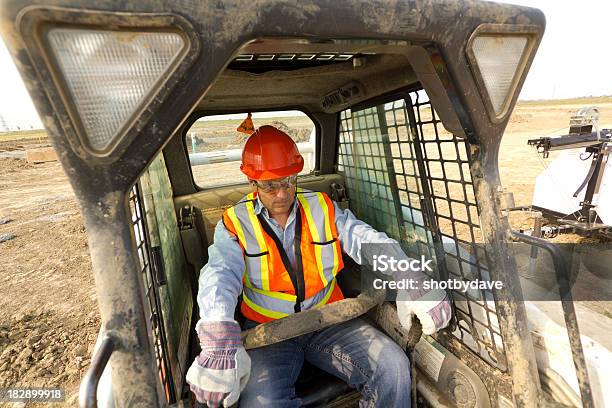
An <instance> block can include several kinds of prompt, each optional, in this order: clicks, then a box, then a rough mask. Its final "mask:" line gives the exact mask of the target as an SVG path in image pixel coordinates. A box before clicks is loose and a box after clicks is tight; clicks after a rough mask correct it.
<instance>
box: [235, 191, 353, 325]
mask: <svg viewBox="0 0 612 408" xmlns="http://www.w3.org/2000/svg"><path fill="white" fill-rule="evenodd" d="M296 199H297V201H298V203H299V205H298V211H299V214H298V215H297V216H296V220H295V223H296V229H295V239H296V242H295V251H296V263H297V267H296V268H295V270H294V268H293V267H292V266H291V264H290V263H289V259H288V258H287V255H286V253H285V251H284V249H283V245H282V243H281V242H280V240H279V239H278V237H277V236H276V234H275V233H274V231H273V230H272V229H271V227H270V226H269V224H268V222H267V221H266V220H265V219H264V218H263V215H262V214H261V213H260V214H259V215H256V214H255V202H256V200H257V194H256V193H251V194H249V195H247V196H246V197H245V199H243V200H241V201H240V202H238V203H237V204H236V205H234V206H232V207H230V208H228V209H227V210H225V212H224V213H223V223H224V224H225V227H226V228H227V230H228V231H229V232H230V233H232V234H233V235H234V236H236V237H237V238H238V242H239V244H240V246H241V247H242V251H243V254H244V260H245V265H246V270H245V273H244V278H243V291H242V305H241V307H240V310H241V312H242V314H243V315H244V316H245V317H246V318H248V319H250V320H253V321H256V322H260V323H264V322H268V321H271V320H274V319H280V318H282V317H285V316H288V315H290V314H293V313H295V312H299V311H300V310H301V309H310V308H312V307H319V306H322V305H325V304H327V303H332V302H335V301H338V300H341V299H343V298H344V296H343V295H342V291H341V290H340V287H339V286H338V285H337V282H336V275H337V274H338V273H339V272H340V271H341V270H342V268H344V263H343V262H342V249H341V247H340V241H338V232H337V230H336V223H335V219H336V217H335V209H334V204H333V202H332V201H331V199H330V198H329V197H328V196H327V195H326V194H324V193H318V192H312V191H308V190H303V189H301V188H298V189H297V190H296Z"/></svg>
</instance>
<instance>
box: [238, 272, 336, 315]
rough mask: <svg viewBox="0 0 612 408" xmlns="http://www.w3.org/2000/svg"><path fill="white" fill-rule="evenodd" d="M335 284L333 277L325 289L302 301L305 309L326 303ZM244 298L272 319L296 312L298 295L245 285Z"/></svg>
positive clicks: (255, 309)
mask: <svg viewBox="0 0 612 408" xmlns="http://www.w3.org/2000/svg"><path fill="white" fill-rule="evenodd" d="M335 286H336V279H332V281H331V283H330V284H329V285H327V286H326V287H325V288H324V289H323V290H321V291H319V292H317V294H316V295H314V296H312V297H310V298H308V299H305V300H304V302H302V304H303V309H304V310H306V309H311V308H317V307H320V306H323V305H324V304H326V303H327V301H328V300H329V298H330V296H331V294H332V292H333V291H334V288H335ZM242 300H243V301H244V302H245V303H246V304H247V305H248V306H249V307H250V308H251V309H253V310H254V311H256V312H257V313H259V314H261V315H264V316H267V317H269V318H271V319H280V318H282V317H285V316H289V315H290V314H293V313H294V306H295V300H296V297H295V295H289V294H286V293H281V292H270V291H267V292H266V291H262V290H260V289H256V288H249V287H246V286H245V287H244V289H243V292H242Z"/></svg>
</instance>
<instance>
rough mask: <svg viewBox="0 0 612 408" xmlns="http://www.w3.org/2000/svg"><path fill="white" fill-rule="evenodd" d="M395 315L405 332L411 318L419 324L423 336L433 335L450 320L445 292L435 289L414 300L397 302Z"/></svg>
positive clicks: (449, 305) (449, 310) (449, 306)
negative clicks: (417, 320) (417, 319)
mask: <svg viewBox="0 0 612 408" xmlns="http://www.w3.org/2000/svg"><path fill="white" fill-rule="evenodd" d="M396 306H397V315H398V317H399V320H400V323H401V324H402V326H404V328H405V329H406V330H410V327H411V326H412V316H413V315H416V316H417V317H418V318H419V321H420V322H421V326H422V327H423V333H424V334H434V333H435V332H437V331H438V330H440V329H442V328H444V327H446V326H447V325H448V322H449V321H450V319H451V304H450V300H449V298H448V294H447V293H446V291H444V290H442V289H436V290H432V291H429V292H427V293H425V294H423V295H422V296H421V297H419V298H418V299H416V300H397V301H396Z"/></svg>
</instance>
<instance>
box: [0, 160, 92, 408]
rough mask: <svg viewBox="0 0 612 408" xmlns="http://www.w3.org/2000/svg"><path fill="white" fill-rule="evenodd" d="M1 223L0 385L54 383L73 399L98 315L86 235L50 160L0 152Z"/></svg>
mask: <svg viewBox="0 0 612 408" xmlns="http://www.w3.org/2000/svg"><path fill="white" fill-rule="evenodd" d="M0 224H2V225H0V240H1V239H2V238H1V237H2V235H5V234H9V236H12V237H13V238H12V239H10V240H8V241H5V242H2V243H0V265H2V266H1V267H0V269H1V270H2V273H1V274H0V388H2V387H9V386H11V387H17V386H28V387H61V388H64V389H65V391H66V399H65V402H64V404H59V405H63V406H76V405H77V401H76V397H77V392H78V386H79V382H80V379H81V377H82V375H83V373H84V370H85V368H86V367H87V366H88V365H89V356H90V355H91V351H92V347H93V344H94V343H95V339H96V335H97V331H98V328H99V325H100V320H99V315H98V311H97V304H96V298H95V294H94V284H93V277H92V274H91V263H90V259H89V251H88V247H87V235H86V233H85V228H84V226H83V222H82V219H81V215H80V213H79V208H78V205H77V203H76V201H75V198H74V195H73V192H72V189H71V187H70V185H69V184H68V183H67V180H66V176H65V175H64V172H63V170H62V168H61V167H60V165H59V164H58V163H57V162H52V163H45V164H37V165H33V164H28V163H26V162H25V161H24V160H20V159H11V158H4V159H0ZM5 237H6V235H5ZM5 405H7V406H15V407H17V406H20V405H19V404H12V405H9V404H5ZM29 405H32V404H29ZM0 406H2V403H0ZM22 406H23V405H22ZM56 406H57V404H56Z"/></svg>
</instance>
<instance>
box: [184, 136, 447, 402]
mask: <svg viewBox="0 0 612 408" xmlns="http://www.w3.org/2000/svg"><path fill="white" fill-rule="evenodd" d="M303 166H304V159H303V158H302V156H301V155H300V153H299V151H298V149H297V146H296V144H295V143H294V142H293V140H292V139H291V138H290V137H289V136H288V135H287V134H285V133H283V132H281V131H280V130H278V129H276V128H274V127H272V126H262V127H260V128H259V129H257V130H256V131H255V132H254V133H253V134H252V135H251V136H250V137H249V138H248V140H247V142H246V144H245V146H244V150H243V152H242V165H241V167H240V169H241V171H242V172H243V173H244V174H245V175H246V176H247V177H248V178H249V181H250V183H251V185H252V188H253V191H252V192H251V193H250V194H249V195H247V196H246V197H245V198H244V199H242V200H241V201H240V202H238V203H237V204H235V205H234V206H233V207H230V208H229V209H227V210H226V211H225V213H224V214H223V218H222V220H221V221H219V223H218V224H217V226H216V229H215V235H214V244H213V245H211V246H210V247H209V249H208V251H209V260H208V264H206V265H205V266H204V268H203V269H202V272H201V274H200V280H199V292H198V305H199V308H200V320H199V321H198V324H197V326H196V329H197V332H198V337H199V340H200V345H201V348H202V352H201V354H200V355H199V356H198V357H197V358H196V360H195V361H194V362H193V364H192V366H191V367H190V369H189V371H188V373H187V382H188V383H189V385H190V387H191V390H192V391H193V392H194V394H195V395H196V398H197V399H198V401H200V402H201V403H204V404H207V405H208V406H219V405H223V406H226V407H228V406H231V405H233V404H235V403H236V402H237V401H238V399H239V398H240V406H241V407H294V406H300V405H301V401H300V399H299V398H298V397H296V393H295V382H296V380H297V378H298V375H299V373H300V370H301V368H302V364H303V363H304V360H307V361H308V362H309V363H311V364H312V365H314V366H317V367H319V368H320V369H322V370H324V371H327V372H329V373H332V374H334V375H335V376H337V377H339V378H341V379H342V380H344V381H346V382H347V383H348V384H349V385H350V386H352V387H354V388H357V389H358V390H359V391H360V392H361V395H362V399H361V402H360V405H361V406H376V407H409V406H410V389H411V388H410V381H411V379H410V363H409V361H408V358H407V356H406V354H405V352H404V351H403V350H402V349H401V348H400V347H399V346H398V345H397V344H396V343H394V342H393V341H392V340H391V339H390V338H389V337H387V336H386V335H385V334H383V333H382V332H380V331H378V330H377V329H375V328H374V327H372V326H371V325H369V324H368V323H366V322H365V321H363V320H362V319H354V320H350V321H347V322H344V323H341V324H338V325H335V326H331V327H328V328H326V329H323V330H320V331H318V332H314V333H310V334H306V335H303V336H300V337H297V338H293V339H289V340H285V341H282V342H280V343H276V344H273V345H270V346H266V347H262V348H257V349H253V350H250V351H249V352H248V353H247V352H246V351H245V349H244V347H243V345H242V342H241V338H240V331H241V328H240V326H239V325H238V323H237V322H236V321H235V320H234V309H235V307H236V303H237V298H238V296H239V295H240V294H241V293H242V302H241V307H240V311H241V313H242V315H243V316H244V317H245V319H246V323H245V325H244V326H245V328H246V329H248V328H251V327H254V326H256V325H257V324H260V323H265V322H268V321H271V320H274V319H280V318H283V317H285V316H288V315H290V314H293V313H297V312H300V311H301V310H307V309H310V308H314V307H317V306H321V305H324V304H327V303H331V302H335V301H338V300H341V299H343V295H342V291H341V290H340V287H339V286H338V285H337V283H336V275H337V274H338V273H340V272H341V271H342V268H343V262H342V251H344V253H346V254H347V255H348V256H350V257H351V258H352V259H353V260H355V261H356V262H357V263H359V264H363V263H364V260H362V255H363V254H362V250H361V246H362V244H364V243H389V244H392V245H397V246H398V247H399V244H398V243H397V241H395V240H393V239H391V238H389V237H388V236H387V235H386V234H384V233H382V232H378V231H376V230H374V229H373V228H372V227H370V226H369V225H368V224H366V223H364V222H362V221H359V220H358V219H357V218H355V216H354V215H353V213H352V212H351V211H350V210H348V209H347V210H342V209H340V207H338V205H337V204H336V203H334V202H333V201H332V200H331V199H330V198H329V197H328V196H327V195H326V194H324V193H317V192H312V191H307V190H303V189H300V188H297V185H296V184H297V174H298V173H299V172H300V171H301V170H302V168H303ZM404 256H405V255H404ZM420 277H421V278H422V279H425V276H424V275H423V274H422V273H421V274H420ZM412 295H413V296H411V297H410V299H413V300H412V301H399V300H398V302H397V306H398V307H397V310H398V315H399V319H400V321H401V323H402V325H403V326H404V327H406V328H407V329H409V328H410V324H411V319H412V315H414V314H416V316H417V317H418V318H419V320H420V321H421V324H422V326H423V332H424V333H426V334H432V333H434V332H436V331H437V330H439V329H441V328H443V327H445V326H446V325H447V324H448V322H449V319H450V315H451V307H450V302H449V300H448V297H447V295H446V293H445V292H444V291H441V290H439V292H438V293H434V292H428V293H422V292H419V293H417V294H416V296H414V294H412ZM425 298H426V299H427V301H418V300H419V299H421V300H422V299H425Z"/></svg>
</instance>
